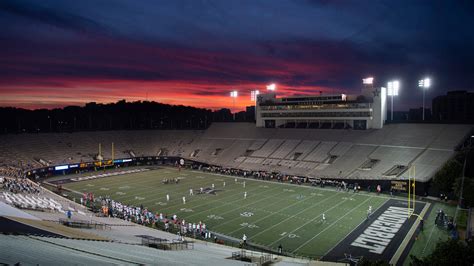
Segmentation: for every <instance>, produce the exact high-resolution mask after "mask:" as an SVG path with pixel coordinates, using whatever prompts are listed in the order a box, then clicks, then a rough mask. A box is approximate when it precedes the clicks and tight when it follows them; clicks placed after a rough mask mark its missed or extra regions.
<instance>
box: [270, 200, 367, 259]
mask: <svg viewBox="0 0 474 266" xmlns="http://www.w3.org/2000/svg"><path fill="white" fill-rule="evenodd" d="M371 198H372V197H369V198H367V199H366V200H364V201H363V202H361V203H360V204H359V205H357V206H356V207H355V208H353V209H352V210H350V211H349V212H347V213H346V214H344V215H343V216H341V217H340V218H339V219H337V220H336V221H335V222H333V223H332V224H330V225H329V226H328V227H326V228H325V229H324V230H323V231H321V232H319V233H318V234H316V235H315V236H313V237H312V238H310V239H309V240H308V241H306V242H304V243H303V244H301V245H300V246H299V247H297V248H296V249H294V250H293V252H296V251H297V250H298V249H300V248H302V247H303V246H305V245H306V244H308V243H309V242H311V241H312V240H313V239H315V238H316V237H318V236H319V235H320V234H322V233H324V232H326V230H328V229H329V228H331V227H332V226H333V225H334V224H336V223H337V222H339V221H340V220H341V219H342V218H344V217H346V216H347V215H348V214H349V213H351V212H353V211H354V210H356V209H358V208H359V207H360V206H362V204H364V203H365V202H367V201H368V200H369V199H371ZM301 227H302V226H301ZM301 227H300V228H301ZM295 231H296V230H293V231H292V232H295ZM281 239H282V238H280V239H278V240H277V241H280V240H281ZM277 241H274V242H272V243H271V244H270V245H272V244H274V243H276V242H277Z"/></svg>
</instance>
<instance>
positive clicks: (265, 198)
mask: <svg viewBox="0 0 474 266" xmlns="http://www.w3.org/2000/svg"><path fill="white" fill-rule="evenodd" d="M278 188H279V187H276V189H278ZM273 190H274V189H270V190H268V191H265V192H269V191H273ZM283 193H286V192H282V193H278V194H277V195H280V194H283ZM275 196H276V195H270V196H268V197H264V198H261V199H260V200H257V201H252V200H251V198H248V199H243V198H239V199H237V200H234V201H231V202H229V203H227V202H221V204H223V205H220V206H216V207H214V208H210V209H206V210H203V211H201V212H197V213H194V214H192V215H189V216H186V218H187V219H189V217H192V216H195V215H198V214H200V213H202V212H208V211H210V210H214V209H217V208H222V207H223V206H224V205H231V204H232V203H235V202H240V201H249V200H250V201H251V202H250V204H247V205H244V206H242V207H240V208H244V207H247V206H250V205H252V204H255V203H257V202H260V201H263V200H267V199H269V198H273V197H275ZM254 197H256V196H254ZM204 205H207V204H204ZM191 207H194V206H191ZM233 211H235V209H232V210H229V211H227V212H223V213H219V216H220V215H224V214H226V213H229V212H233Z"/></svg>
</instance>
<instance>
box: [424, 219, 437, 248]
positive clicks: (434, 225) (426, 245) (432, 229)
mask: <svg viewBox="0 0 474 266" xmlns="http://www.w3.org/2000/svg"><path fill="white" fill-rule="evenodd" d="M435 227H436V224H433V227H432V228H431V232H430V236H429V237H428V241H426V244H425V247H424V248H423V250H422V251H421V254H422V255H424V254H425V249H426V247H428V243H430V240H431V236H432V235H433V231H434V229H435Z"/></svg>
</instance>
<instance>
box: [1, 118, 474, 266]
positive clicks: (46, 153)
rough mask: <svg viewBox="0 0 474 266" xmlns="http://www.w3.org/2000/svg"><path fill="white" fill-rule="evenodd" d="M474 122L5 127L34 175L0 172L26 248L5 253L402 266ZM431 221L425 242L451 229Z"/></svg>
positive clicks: (7, 153) (11, 218) (7, 146)
mask: <svg viewBox="0 0 474 266" xmlns="http://www.w3.org/2000/svg"><path fill="white" fill-rule="evenodd" d="M471 130H472V128H471V126H469V125H448V124H388V125H385V126H384V127H383V129H372V130H362V131H359V130H347V129H310V128H306V129H297V128H277V129H276V128H259V127H256V126H255V124H252V123H214V124H212V125H211V126H210V127H209V128H208V129H207V130H179V131H176V130H162V131H160V130H140V131H110V132H107V131H104V132H100V131H99V132H77V133H51V134H50V133H44V134H21V135H4V136H3V137H2V139H1V147H2V151H4V152H3V153H2V155H3V156H2V158H1V159H2V162H3V163H10V165H14V164H15V163H16V162H15V161H8V160H12V158H17V160H21V161H22V163H23V164H26V163H27V164H28V165H29V166H30V167H31V169H28V171H26V172H25V173H24V174H25V176H26V177H28V178H29V179H24V180H21V181H15V180H16V179H11V178H10V177H8V176H7V175H6V177H4V178H3V180H2V181H3V184H4V185H3V187H4V191H3V192H2V196H1V200H2V201H3V203H2V204H3V205H2V220H3V224H5V227H4V228H11V229H10V230H13V231H14V230H19V232H27V233H25V235H23V234H22V235H16V234H13V235H7V236H2V238H3V241H2V242H3V243H5V244H6V245H7V246H9V245H15V247H17V248H18V249H16V248H15V249H14V250H12V249H8V248H7V246H4V248H3V249H2V250H3V251H2V253H4V254H3V255H2V256H6V257H7V258H8V257H9V256H13V255H14V254H12V252H15V253H16V252H19V253H21V252H24V251H25V248H27V246H25V243H28V246H31V247H35V248H36V246H38V247H40V250H38V254H32V255H31V259H32V260H30V261H28V260H26V262H33V261H35V260H39V261H42V262H43V263H50V262H51V261H48V259H47V258H45V257H42V256H39V254H45V253H46V254H53V253H54V254H60V253H57V252H58V250H61V251H62V252H66V251H67V250H74V252H73V253H72V254H68V255H65V257H64V258H65V259H70V258H71V259H72V258H76V257H77V258H78V259H79V257H80V259H81V260H83V259H84V262H86V263H87V262H88V261H89V260H90V263H92V264H94V263H100V262H101V261H103V262H104V263H105V262H110V263H119V264H121V263H126V264H128V263H143V264H150V263H151V264H153V263H154V262H156V261H157V260H159V261H167V262H169V263H171V264H172V262H173V261H174V262H180V263H186V261H188V262H189V263H191V262H192V264H208V263H210V262H212V261H216V263H219V264H232V260H228V259H229V258H234V259H242V258H243V257H247V258H250V259H249V261H252V262H254V263H255V262H257V263H265V262H272V261H273V260H278V261H280V262H285V263H297V264H298V263H307V262H311V261H312V262H313V263H316V262H320V263H321V262H324V261H328V262H336V263H338V262H339V263H349V262H351V261H352V260H354V261H357V260H359V259H361V258H366V259H370V260H383V261H387V262H390V264H403V263H406V261H408V259H409V258H408V254H410V251H411V249H412V248H413V245H414V242H415V239H416V238H417V235H418V234H419V230H420V222H421V221H422V219H423V220H426V221H427V222H426V227H427V226H428V224H429V223H432V222H433V221H434V218H432V216H433V215H436V213H437V211H438V210H439V209H443V211H444V212H446V213H447V214H449V215H451V216H452V215H453V209H455V208H454V207H451V206H449V205H445V204H443V203H439V202H436V201H435V202H433V201H430V200H425V199H424V198H423V197H420V196H426V195H427V193H426V191H425V189H426V188H427V184H429V181H430V179H431V178H432V177H433V176H434V174H435V173H436V172H437V171H438V170H439V169H440V167H441V166H442V165H443V164H444V163H445V162H446V161H447V160H448V159H449V158H451V157H452V156H453V155H454V153H455V149H456V147H457V146H458V145H460V144H462V142H463V141H466V140H467V139H468V135H469V133H470V132H471ZM46 165H47V166H46ZM6 170H7V169H6ZM10 171H14V167H11V168H10ZM39 184H41V185H39ZM410 186H411V187H413V189H412V190H410V189H409V187H410ZM410 192H411V193H412V195H409V193H410ZM410 200H411V201H410ZM422 226H423V225H422ZM2 227H3V226H2ZM433 230H436V231H434V232H435V236H436V237H437V238H432V239H429V238H428V239H424V241H426V243H425V244H424V245H426V246H424V247H423V250H425V249H426V247H427V246H428V245H431V246H428V248H433V247H432V245H433V243H431V241H435V242H436V241H438V240H439V239H442V238H443V237H447V232H446V233H444V234H445V236H443V230H441V229H438V228H434V227H433ZM52 236H54V237H52ZM420 242H421V241H420ZM416 244H418V243H416ZM150 247H155V249H158V250H160V249H161V251H156V250H153V252H148V251H146V249H148V248H150ZM124 250H127V251H129V252H126V253H124ZM164 250H170V251H164ZM98 253H99V254H98ZM142 253H146V254H147V255H146V256H142V255H141V254H142ZM138 254H140V255H138ZM35 256H38V257H35ZM13 257H14V256H13ZM196 257H198V258H199V259H197V258H196ZM178 258H179V259H178ZM234 261H236V260H234ZM237 261H238V260H237ZM9 262H11V263H13V262H14V261H9Z"/></svg>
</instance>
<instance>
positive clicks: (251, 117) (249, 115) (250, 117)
mask: <svg viewBox="0 0 474 266" xmlns="http://www.w3.org/2000/svg"><path fill="white" fill-rule="evenodd" d="M245 120H246V121H255V106H253V105H252V106H247V107H246V108H245Z"/></svg>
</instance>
